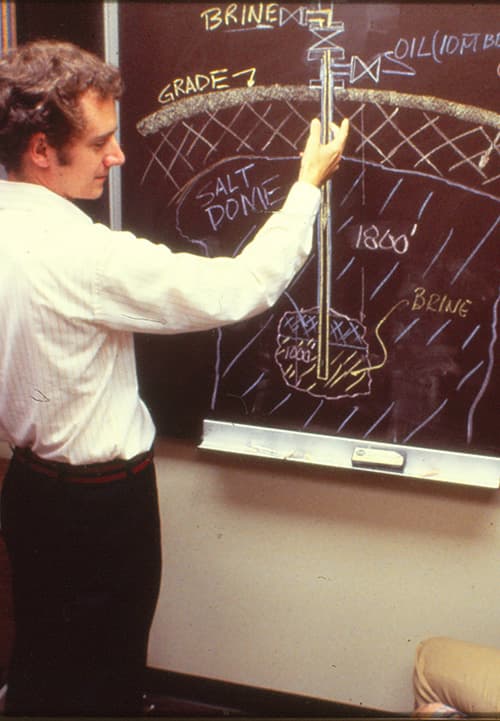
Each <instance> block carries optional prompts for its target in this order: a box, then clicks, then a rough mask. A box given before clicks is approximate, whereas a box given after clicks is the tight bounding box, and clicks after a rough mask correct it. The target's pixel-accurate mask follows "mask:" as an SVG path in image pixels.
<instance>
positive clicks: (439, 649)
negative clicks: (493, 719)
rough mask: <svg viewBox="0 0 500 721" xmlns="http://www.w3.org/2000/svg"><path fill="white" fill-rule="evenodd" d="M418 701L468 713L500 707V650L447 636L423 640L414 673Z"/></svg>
mask: <svg viewBox="0 0 500 721" xmlns="http://www.w3.org/2000/svg"><path fill="white" fill-rule="evenodd" d="M413 684H414V691H415V705H416V706H417V707H418V706H421V705H423V704H429V703H434V702H441V703H444V704H447V705H449V706H451V707H453V708H456V709H459V710H460V711H463V712H465V713H495V712H498V711H500V650H499V649H496V648H492V647H489V646H480V645H478V644H475V643H468V642H465V641H458V640H455V639H451V638H446V637H432V638H428V639H426V640H425V641H422V642H421V643H420V644H419V646H418V648H417V652H416V659H415V668H414V676H413Z"/></svg>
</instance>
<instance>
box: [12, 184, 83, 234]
mask: <svg viewBox="0 0 500 721" xmlns="http://www.w3.org/2000/svg"><path fill="white" fill-rule="evenodd" d="M0 210H20V211H42V212H49V213H58V214H64V215H66V216H67V217H68V220H69V219H71V220H73V221H76V220H79V221H80V222H82V221H86V222H88V223H92V219H91V218H90V217H89V216H88V215H87V214H86V213H84V212H83V210H80V208H78V207H77V206H76V205H75V204H74V203H72V202H71V201H70V200H67V199H66V198H63V197H62V196H61V195H58V194H57V193H54V192H53V191H52V190H49V189H48V188H45V187H44V186H43V185H36V184H34V183H19V182H16V181H13V180H0Z"/></svg>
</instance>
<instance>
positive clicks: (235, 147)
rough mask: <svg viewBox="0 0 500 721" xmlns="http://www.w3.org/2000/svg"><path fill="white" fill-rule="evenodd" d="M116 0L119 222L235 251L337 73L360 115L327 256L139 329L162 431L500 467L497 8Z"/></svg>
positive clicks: (344, 110)
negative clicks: (236, 318)
mask: <svg viewBox="0 0 500 721" xmlns="http://www.w3.org/2000/svg"><path fill="white" fill-rule="evenodd" d="M119 12H120V65H121V68H122V71H123V74H124V78H125V83H126V87H127V90H126V93H125V96H124V99H123V103H122V120H121V123H122V130H121V132H122V143H123V145H124V149H125V152H126V155H127V164H126V165H125V167H124V170H123V225H124V227H126V228H129V229H132V230H134V231H135V232H137V233H138V234H140V235H143V236H146V237H149V238H151V239H153V240H154V241H155V242H165V243H167V244H168V245H169V246H170V247H171V248H173V249H174V250H183V251H184V250H189V251H190V252H193V253H200V254H205V255H207V256H216V255H233V254H235V253H236V252H237V251H238V249H239V248H241V247H242V245H243V244H244V243H245V242H247V240H248V238H249V237H250V236H251V235H252V233H253V232H254V230H255V228H257V227H259V226H260V225H261V224H262V223H263V222H264V221H265V219H266V217H267V216H268V214H269V213H271V212H273V210H274V209H275V207H274V205H273V202H274V199H279V198H282V197H284V195H285V194H286V191H287V189H288V187H289V186H290V184H291V183H292V182H293V181H294V179H295V177H296V174H297V169H298V162H299V161H298V157H299V152H300V150H301V149H302V147H303V145H304V142H305V138H306V135H307V129H308V124H309V121H310V119H311V118H312V117H314V116H318V115H319V114H320V112H321V102H322V98H324V94H325V84H327V83H328V85H329V88H330V90H331V92H332V95H333V102H332V104H333V110H334V118H335V119H336V120H337V121H340V119H341V118H342V117H349V118H350V126H351V131H350V136H349V140H348V145H347V148H346V153H345V158H344V162H343V165H342V167H341V170H340V171H339V172H338V173H337V174H336V175H335V177H334V180H333V184H332V192H331V197H330V200H329V202H330V217H331V223H330V232H331V238H330V240H329V242H330V244H331V247H329V248H328V253H327V255H328V257H327V258H326V260H325V258H323V261H322V262H321V261H320V259H319V257H320V255H321V252H320V250H319V245H318V251H317V252H315V253H314V255H313V256H312V257H311V259H310V261H309V262H308V264H307V265H306V267H305V268H304V269H303V271H302V272H301V273H300V274H299V276H298V277H297V278H296V280H295V281H294V282H293V284H292V285H291V286H290V287H289V288H288V289H287V291H286V292H285V293H284V295H283V296H282V298H281V300H280V301H279V302H278V304H277V305H276V306H275V307H274V308H273V309H272V310H271V311H269V312H268V313H265V314H263V315H261V316H259V317H258V318H255V319H252V320H250V321H245V322H241V323H238V324H236V325H234V326H232V327H231V328H226V329H224V330H214V331H210V332H204V333H196V334H188V335H183V336H178V337H158V336H138V338H137V356H138V364H139V373H140V378H141V389H142V393H143V396H144V397H145V400H146V402H147V403H148V405H149V407H150V408H151V410H152V412H153V415H154V417H155V421H156V423H157V426H158V431H159V433H160V434H169V435H178V436H189V437H193V438H198V437H200V434H201V433H202V422H203V419H214V420H221V421H227V422H228V423H229V424H230V425H231V424H249V425H251V426H257V427H259V428H269V429H284V430H290V431H294V432H295V431H298V432H301V433H302V432H305V433H312V434H320V435H321V436H328V437H339V436H340V437H344V438H352V439H357V440H360V441H363V442H373V443H375V444H376V443H383V444H396V445H397V447H398V448H404V449H406V448H411V447H412V446H417V447H420V448H432V449H436V450H438V451H439V452H443V451H444V452H454V453H455V452H456V453H460V454H467V455H477V456H478V457H480V456H488V457H492V458H497V457H498V451H499V445H500V443H499V433H498V422H499V417H498V398H499V392H500V381H499V377H500V376H499V373H498V353H499V348H500V345H499V341H498V334H499V321H498V316H499V309H500V275H499V239H500V224H499V200H500V162H499V158H500V153H499V141H500V115H499V98H500V92H499V91H500V64H499V52H498V49H499V47H500V22H499V19H500V18H499V15H500V13H499V11H498V7H497V6H496V5H495V4H481V3H473V4H465V3H458V4H454V3H432V2H431V3H429V2H422V3H419V2H415V3H401V4H398V3H361V2H355V3H344V2H340V3H330V2H328V3H325V2H310V3H306V4H298V3H220V4H209V3H175V2H173V3H172V2H170V3H159V2H158V3H147V2H138V3H133V2H131V3H120V6H119ZM326 53H328V64H327V65H325V64H324V63H325V59H324V58H325V55H326ZM325 68H326V70H325ZM271 186H272V188H273V193H271V194H266V192H265V191H266V188H270V187H271ZM318 236H319V232H318ZM317 242H318V244H319V242H320V240H319V237H318V239H317ZM322 252H323V251H322ZM328 264H329V265H328ZM327 266H328V274H327V275H325V273H326V271H325V268H326V267H327ZM325 277H326V278H327V280H328V283H327V284H328V295H327V301H328V306H327V307H328V309H329V310H328V312H327V314H326V316H324V318H323V320H324V321H325V318H326V321H325V322H326V330H327V336H326V340H325V339H324V338H323V340H322V343H323V346H325V345H326V346H327V351H328V353H327V360H326V361H325V363H326V366H324V367H323V370H322V372H321V373H320V374H319V375H318V372H317V369H318V367H319V366H318V362H319V361H318V356H319V354H320V351H319V347H320V345H321V342H320V338H319V337H318V332H319V331H318V326H319V322H318V308H319V304H320V299H319V294H320V290H319V288H320V286H321V287H324V285H325ZM322 292H323V297H322V302H324V288H323V291H322ZM496 468H497V470H496V478H497V481H498V465H497V466H496Z"/></svg>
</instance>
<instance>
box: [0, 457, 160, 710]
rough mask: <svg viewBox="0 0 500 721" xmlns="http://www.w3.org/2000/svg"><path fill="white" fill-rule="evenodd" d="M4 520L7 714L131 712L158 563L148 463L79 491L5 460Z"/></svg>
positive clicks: (137, 704)
mask: <svg viewBox="0 0 500 721" xmlns="http://www.w3.org/2000/svg"><path fill="white" fill-rule="evenodd" d="M1 523H2V531H3V534H4V536H5V541H6V546H7V550H8V554H9V557H10V561H11V567H12V583H13V599H14V621H15V641H14V648H13V653H12V658H11V664H10V668H9V672H8V678H7V683H8V690H7V698H6V712H7V713H8V714H12V715H47V716H55V715H117V716H119V715H134V714H136V713H139V712H140V710H141V697H142V690H143V686H142V683H143V676H144V670H145V667H146V653H147V644H148V634H149V629H150V626H151V622H152V618H153V613H154V609H155V606H156V601H157V598H158V590H159V581H160V567H161V547H160V523H159V514H158V502H157V494H156V480H155V471H154V465H153V464H151V465H149V466H148V467H147V468H145V469H144V470H142V471H141V472H140V473H138V474H137V475H134V476H129V477H127V478H126V479H125V480H118V481H112V482H109V483H104V484H94V483H90V484H88V483H85V484H81V485H80V484H72V483H68V482H66V481H64V480H59V479H57V478H56V479H54V478H48V477H46V476H44V475H43V474H42V473H38V472H36V471H34V470H33V469H30V468H28V467H27V466H26V465H23V464H22V463H21V462H19V461H18V460H16V459H15V458H13V459H12V461H11V463H10V465H9V468H8V471H7V474H6V477H5V481H4V486H3V492H2V503H1Z"/></svg>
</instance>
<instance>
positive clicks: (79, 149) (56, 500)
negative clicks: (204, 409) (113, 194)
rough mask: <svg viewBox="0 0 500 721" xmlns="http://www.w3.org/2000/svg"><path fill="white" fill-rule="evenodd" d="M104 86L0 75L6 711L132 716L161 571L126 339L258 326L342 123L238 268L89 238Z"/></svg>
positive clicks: (36, 52)
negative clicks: (86, 207)
mask: <svg viewBox="0 0 500 721" xmlns="http://www.w3.org/2000/svg"><path fill="white" fill-rule="evenodd" d="M120 95H121V80H120V75H119V72H118V71H117V70H116V69H114V68H112V67H110V66H109V65H106V64H104V63H103V62H102V61H101V60H99V59H98V58H96V57H95V56H93V55H90V54H89V53H87V52H84V51H83V50H81V49H80V48H77V47H75V46H73V45H71V44H68V43H56V42H50V41H36V42H34V43H30V44H27V45H25V46H22V47H20V48H18V49H17V50H16V51H13V52H11V53H10V54H8V55H7V56H6V57H5V58H4V59H2V60H0V163H3V165H4V166H5V168H6V170H7V174H8V179H7V180H4V181H0V306H1V308H2V314H1V318H0V436H3V437H4V438H6V439H8V441H9V442H10V444H11V445H12V447H13V449H14V451H13V457H12V460H11V462H10V465H9V469H8V472H7V475H6V478H5V482H4V488H3V495H2V506H1V512H2V516H1V520H2V530H3V533H4V534H5V538H6V543H7V547H8V552H9V555H10V559H11V564H12V573H13V595H14V607H15V623H16V640H15V647H14V651H13V655H12V661H11V666H10V669H9V675H8V695H7V703H6V707H7V711H8V712H10V713H24V714H27V713H28V714H29V713H35V714H52V713H58V714H60V713H64V714H92V713H98V714H131V713H134V712H138V711H139V710H140V707H141V684H142V679H141V674H142V673H143V670H144V668H145V664H146V651H147V642H148V633H149V628H150V624H151V620H152V616H153V612H154V608H155V604H156V599H157V593H158V584H159V575H160V533H159V527H160V524H159V518H158V508H157V498H156V486H155V474H154V466H153V461H152V446H153V441H154V435H155V430H154V425H153V422H152V420H151V417H150V414H149V412H148V410H147V409H146V407H145V406H144V404H143V402H142V401H141V399H140V397H139V395H138V389H137V378H136V368H135V359H134V352H133V333H134V332H150V333H165V334H167V333H177V332H186V331H196V330H203V329H208V328H213V327H216V326H221V325H224V324H227V323H231V322H233V321H237V320H240V319H243V318H248V317H250V316H252V315H255V314H257V313H260V312H262V311H263V310H265V309H267V308H268V307H270V306H271V305H272V304H273V303H274V302H275V301H276V300H277V299H278V297H279V296H280V294H281V293H282V291H283V290H284V289H285V287H286V286H287V284H288V283H289V282H290V281H291V279H292V278H293V277H294V275H295V274H296V272H297V271H298V270H299V268H300V267H301V266H302V265H303V263H304V262H305V260H306V258H307V256H308V254H309V253H310V250H311V238H312V228H313V224H314V220H315V217H316V215H317V211H318V206H319V195H320V193H319V190H318V188H319V186H320V185H321V184H322V183H323V182H324V181H325V180H326V179H327V178H329V177H330V176H331V175H332V173H333V172H334V171H335V170H336V169H337V167H338V165H339V163H340V159H341V154H342V151H343V148H344V145H345V142H346V139H347V133H348V124H347V121H344V122H343V123H342V125H341V127H340V128H338V127H337V126H334V128H332V131H334V135H335V137H334V139H333V140H332V141H331V142H329V143H326V144H321V142H320V127H319V121H317V120H313V121H312V123H311V129H310V135H309V138H308V141H307V143H306V147H305V150H304V153H303V156H302V159H301V163H300V171H299V178H298V182H297V183H295V184H294V186H293V187H292V188H291V190H290V193H289V195H288V198H287V200H286V201H285V203H284V206H283V208H282V210H281V211H280V212H277V213H275V214H273V215H272V216H271V217H270V219H269V220H268V221H267V223H266V224H265V226H264V227H263V228H262V229H261V230H260V231H259V233H257V235H256V237H255V238H254V239H253V240H252V242H250V243H249V244H248V245H247V247H246V248H245V249H244V250H243V252H242V253H241V254H240V255H239V256H238V257H236V258H216V259H207V258H201V257H197V256H194V255H190V254H186V253H179V254H174V253H172V252H171V251H170V250H169V249H168V248H167V247H166V246H164V245H161V244H154V243H151V242H149V241H147V240H144V239H140V238H137V237H135V236H134V235H132V234H131V233H128V232H117V231H111V230H110V229H108V228H106V227H105V226H103V225H99V224H93V223H92V221H91V220H90V218H88V217H87V216H86V215H84V214H83V213H82V212H81V211H80V210H79V209H78V208H77V207H76V206H75V205H74V204H73V203H72V202H71V201H72V200H74V199H79V198H85V199H90V198H98V197H99V196H100V195H101V194H102V192H103V187H104V184H105V181H106V179H107V177H108V173H109V170H110V168H111V167H113V166H115V165H116V166H118V165H121V164H122V163H123V162H124V160H125V158H124V155H123V152H122V150H121V148H120V146H119V144H118V142H117V140H116V137H115V132H116V113H115V100H116V99H118V98H119V97H120Z"/></svg>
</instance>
